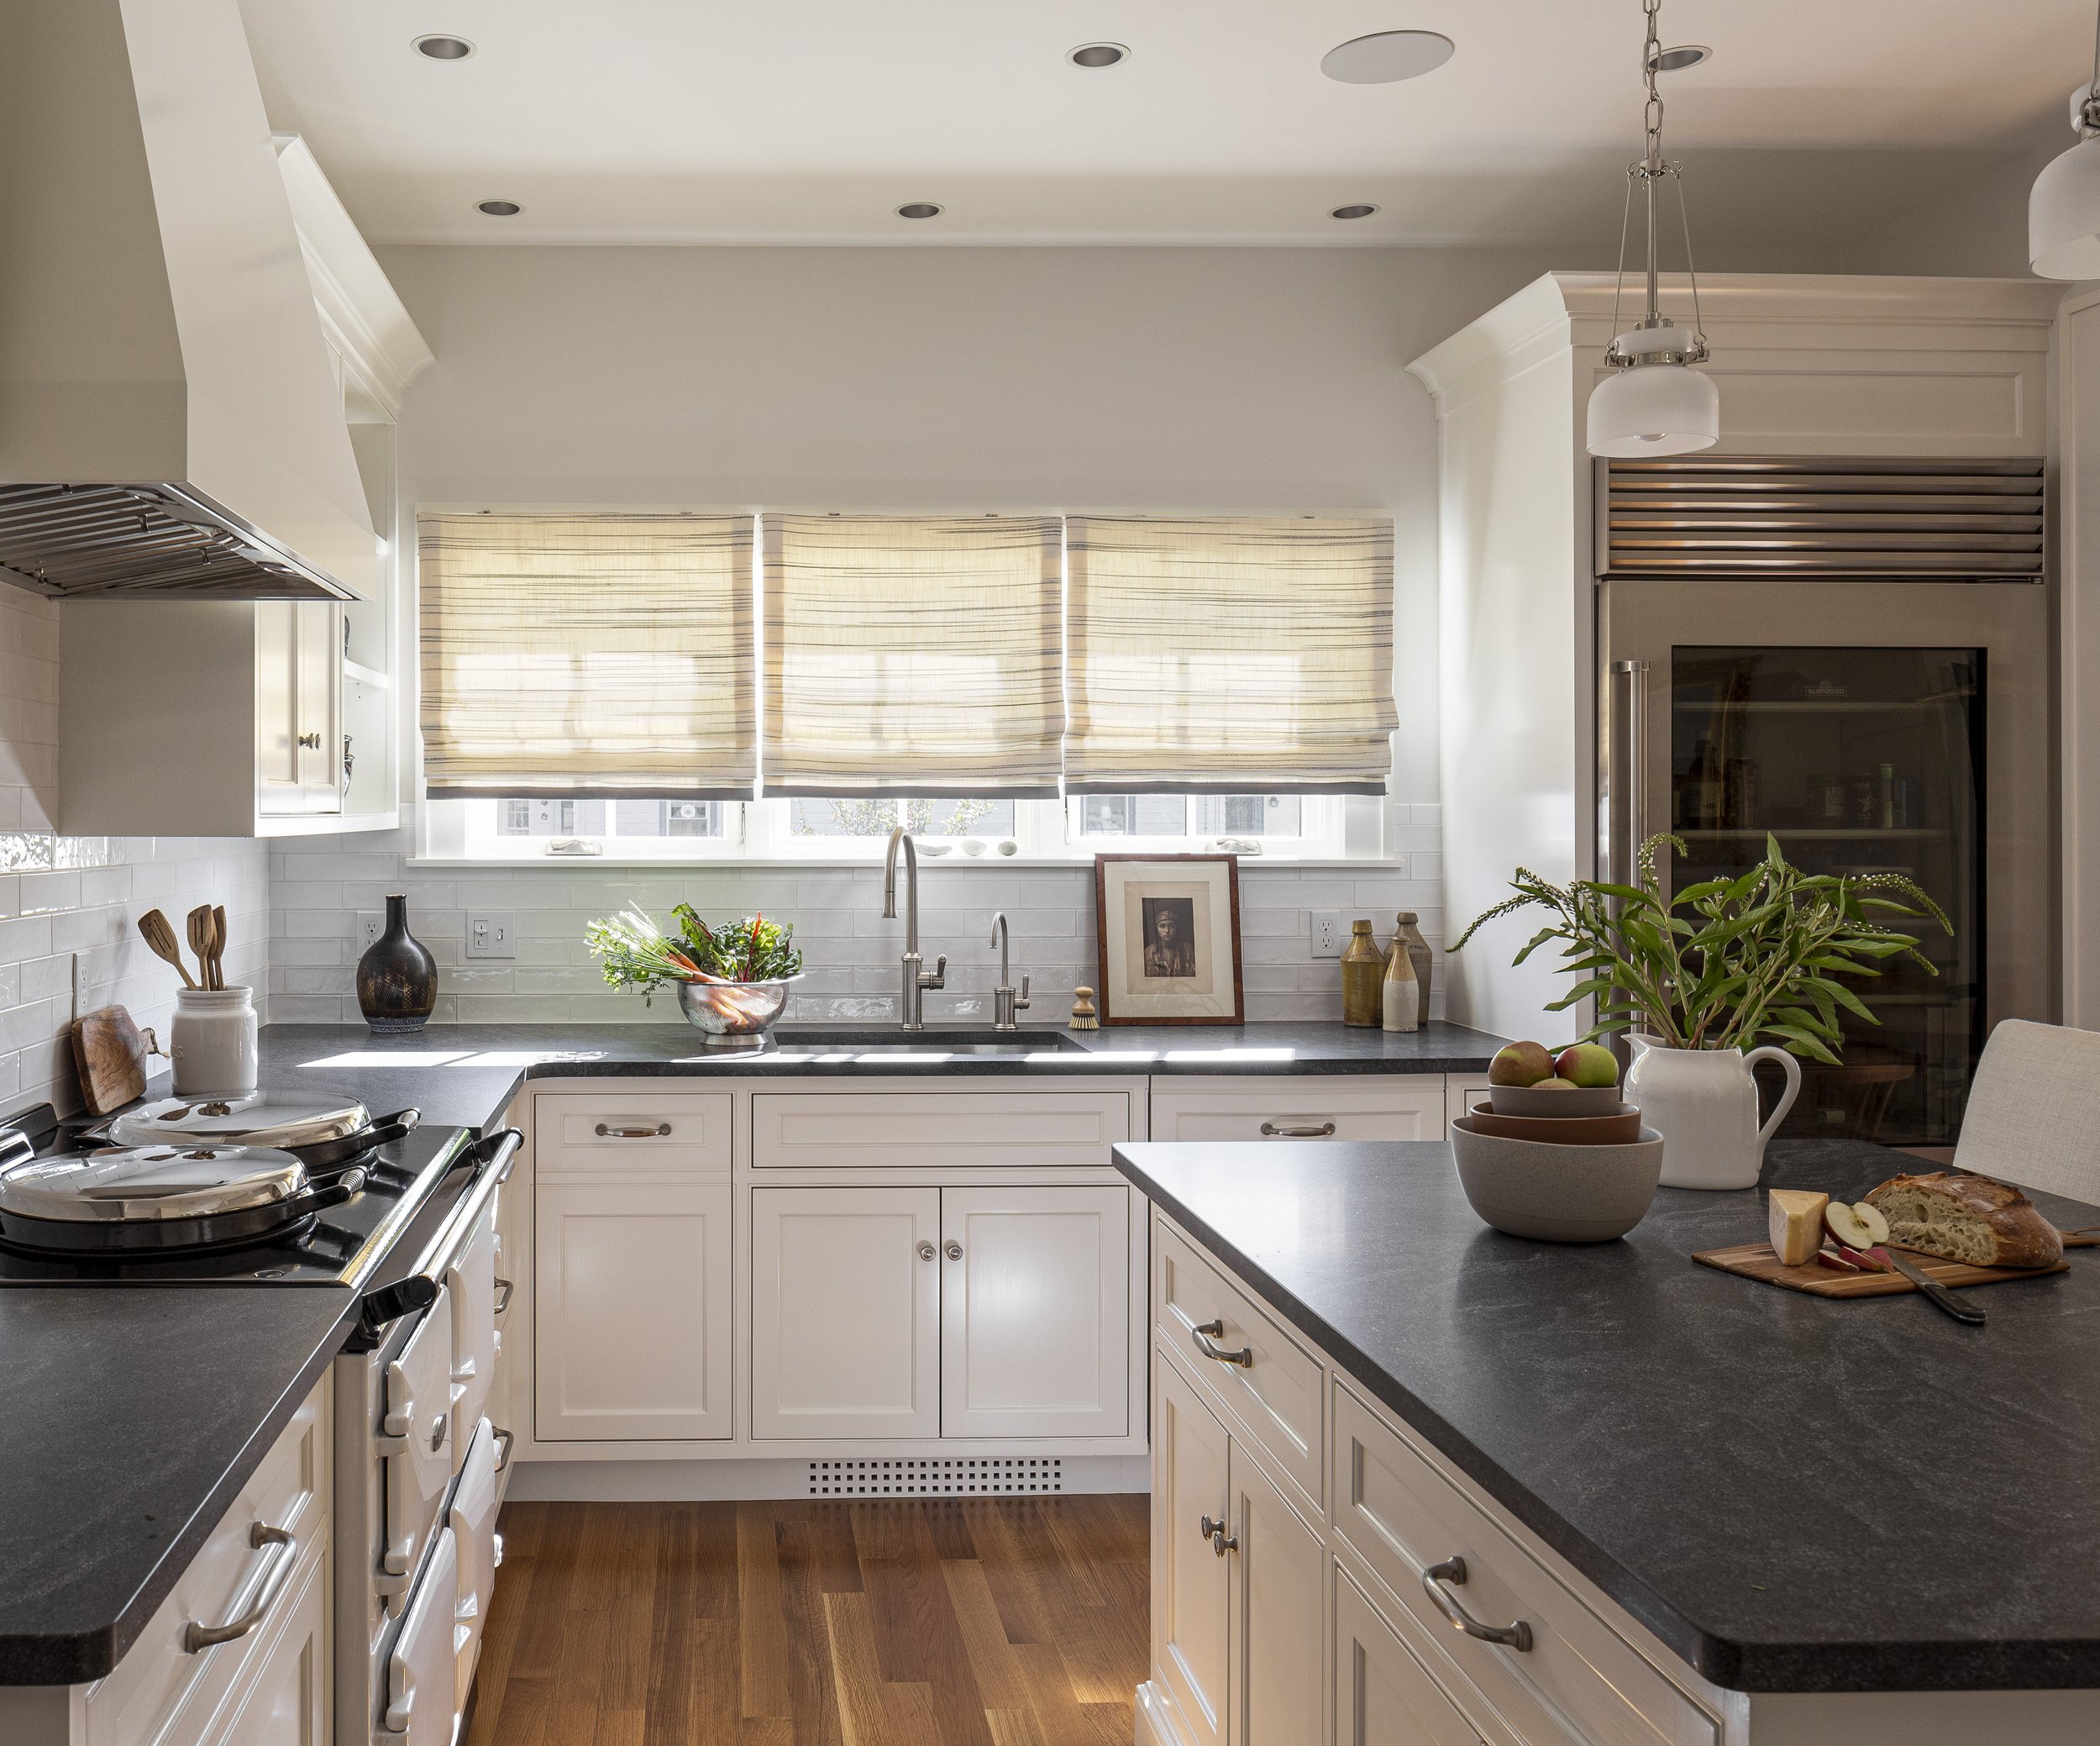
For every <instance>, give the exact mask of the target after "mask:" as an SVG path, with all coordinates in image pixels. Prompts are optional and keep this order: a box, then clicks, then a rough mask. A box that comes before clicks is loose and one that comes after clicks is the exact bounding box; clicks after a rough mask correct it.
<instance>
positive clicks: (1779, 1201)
mask: <svg viewBox="0 0 2100 1746" xmlns="http://www.w3.org/2000/svg"><path fill="white" fill-rule="evenodd" d="M1829 1205H1830V1196H1828V1195H1827V1194H1811V1193H1810V1192H1809V1191H1808V1190H1807V1189H1805V1188H1775V1189H1773V1190H1772V1191H1771V1199H1770V1212H1771V1215H1772V1250H1773V1253H1775V1254H1777V1256H1778V1257H1779V1259H1780V1260H1782V1261H1784V1262H1785V1263H1786V1264H1787V1265H1788V1266H1789V1267H1799V1266H1801V1265H1803V1264H1804V1263H1806V1262H1809V1261H1813V1260H1814V1259H1815V1252H1816V1251H1817V1250H1818V1249H1820V1248H1822V1247H1823V1209H1824V1207H1827V1206H1829Z"/></svg>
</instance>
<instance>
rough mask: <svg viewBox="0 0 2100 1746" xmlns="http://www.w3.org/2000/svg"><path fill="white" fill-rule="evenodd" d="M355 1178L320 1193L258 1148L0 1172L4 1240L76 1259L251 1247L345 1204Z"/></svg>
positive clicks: (75, 1159)
mask: <svg viewBox="0 0 2100 1746" xmlns="http://www.w3.org/2000/svg"><path fill="white" fill-rule="evenodd" d="M363 1186H365V1173H364V1172H363V1171H362V1170H346V1171H344V1172H343V1173H342V1175H340V1176H339V1178H338V1179H337V1180H336V1181H333V1182H329V1183H326V1184H322V1185H319V1186H317V1185H316V1184H315V1183H314V1181H313V1180H312V1176H311V1175H309V1174H308V1172H307V1166H306V1165H305V1164H304V1163H303V1162H302V1161H301V1160H299V1159H298V1158H297V1157H295V1156H294V1155H293V1154H291V1153H290V1152H284V1151H278V1150H275V1149H270V1148H268V1147H258V1146H212V1145H203V1146H169V1145H156V1146H112V1147H108V1148H107V1149H103V1150H102V1151H98V1152H79V1153H71V1154H66V1155H63V1156H59V1157H53V1158H31V1159H27V1160H21V1161H19V1162H17V1163H13V1164H10V1165H6V1166H4V1167H0V1240H4V1241H6V1242H7V1243H8V1244H13V1246H15V1247H17V1248H19V1249H38V1250H42V1251H45V1252H62V1253H65V1254H72V1255H81V1254H102V1255H134V1254H141V1253H150V1252H155V1251H160V1250H167V1249H207V1248H210V1249H217V1248H222V1247H228V1246H231V1245H234V1244H242V1243H250V1242H254V1241H255V1240H257V1239H260V1238H264V1237H267V1236H270V1235H271V1234H272V1233H276V1232H278V1231H281V1230H282V1229H284V1228H286V1227H287V1226H290V1225H292V1224H295V1223H298V1222H299V1221H301V1220H302V1219H304V1218H305V1217H307V1215H308V1214H310V1213H313V1212H319V1211H320V1210H321V1209H322V1208H323V1207H333V1206H336V1205H339V1204H340V1203H341V1202H344V1201H347V1200H348V1199H349V1197H350V1196H352V1195H354V1194H355V1193H356V1192H357V1191H359V1190H360V1189H361V1188H362V1187H363Z"/></svg>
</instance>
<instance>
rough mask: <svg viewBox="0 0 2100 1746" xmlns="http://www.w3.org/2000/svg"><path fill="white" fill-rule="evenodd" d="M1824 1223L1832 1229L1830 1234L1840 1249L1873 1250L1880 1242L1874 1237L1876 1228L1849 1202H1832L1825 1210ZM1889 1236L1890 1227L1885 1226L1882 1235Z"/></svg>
mask: <svg viewBox="0 0 2100 1746" xmlns="http://www.w3.org/2000/svg"><path fill="white" fill-rule="evenodd" d="M1823 1223H1824V1224H1825V1225H1827V1226H1828V1227H1829V1228H1830V1234H1831V1235H1832V1236H1833V1237H1835V1238H1836V1239H1837V1240H1838V1244H1839V1245H1840V1247H1841V1248H1844V1249H1872V1248H1873V1246H1874V1244H1875V1243H1876V1242H1877V1240H1878V1239H1877V1238H1876V1237H1875V1235H1874V1228H1873V1227H1872V1225H1870V1224H1869V1223H1867V1222H1866V1220H1865V1219H1863V1218H1861V1217H1860V1215H1859V1212H1858V1211H1857V1210H1856V1208H1855V1207H1853V1206H1852V1205H1851V1202H1848V1201H1832V1202H1830V1205H1829V1206H1827V1207H1824V1209H1823ZM1887 1234H1888V1227H1887V1225H1886V1224H1884V1225H1883V1226H1882V1236H1884V1237H1886V1236H1887Z"/></svg>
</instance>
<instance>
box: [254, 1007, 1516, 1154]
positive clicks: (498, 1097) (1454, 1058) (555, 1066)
mask: <svg viewBox="0 0 2100 1746" xmlns="http://www.w3.org/2000/svg"><path fill="white" fill-rule="evenodd" d="M843 1034H848V1033H847V1032H846V1030H845V1029H844V1028H841V1027H829V1026H811V1027H796V1026H788V1027H785V1028H783V1029H781V1030H780V1032H778V1033H776V1035H777V1038H778V1044H777V1046H774V1047H771V1048H768V1049H765V1050H764V1052H758V1051H752V1050H743V1049H709V1048H708V1047H707V1046H706V1043H705V1041H704V1039H702V1037H701V1033H699V1032H698V1031H696V1030H694V1029H693V1028H691V1027H690V1026H689V1025H683V1024H598V1025H580V1024H433V1025H432V1026H430V1027H429V1028H428V1029H426V1030H423V1031H420V1032H418V1033H415V1034H414V1035H412V1036H390V1037H381V1036H375V1035H373V1033H371V1032H370V1031H368V1030H366V1029H365V1027H364V1026H362V1025H327V1024H272V1025H265V1027H264V1028H263V1031H262V1075H263V1083H264V1085H265V1086H267V1087H268V1088H269V1089H270V1091H272V1092H273V1093H275V1094H277V1095H280V1096H283V1097H303V1096H307V1095H313V1096H318V1097H356V1098H359V1099H361V1100H362V1101H363V1102H365V1104H366V1105H367V1106H368V1107H370V1108H371V1109H372V1111H373V1112H375V1113H378V1114H384V1113H386V1112H389V1111H391V1110H395V1109H398V1108H400V1107H402V1106H404V1105H407V1104H412V1105H414V1106H415V1107H417V1108H419V1109H421V1110H422V1111H423V1119H424V1120H425V1121H426V1122H438V1123H445V1124H447V1125H449V1126H458V1127H463V1128H480V1127H482V1126H484V1125H486V1123H488V1122H489V1121H491V1119H492V1118H494V1117H495V1116H496V1114H497V1113H498V1112H501V1110H502V1108H503V1107H504V1106H505V1105H506V1104H507V1103H508V1102H510V1100H511V1098H512V1096H513V1095H515V1093H516V1092H517V1089H518V1087H519V1086H521V1085H522V1084H523V1083H524V1081H526V1080H528V1079H554V1078H576V1077H592V1078H617V1077H628V1076H639V1077H648V1078H659V1077H671V1078H690V1079H706V1078H713V1079H720V1078H724V1077H728V1078H742V1077H747V1076H752V1075H756V1076H759V1077H761V1078H774V1077H780V1078H799V1077H804V1076H810V1075H818V1076H825V1077H832V1076H839V1075H844V1076H848V1077H876V1076H883V1075H890V1076H895V1075H906V1076H912V1077H918V1076H948V1075H958V1076H963V1077H970V1078H981V1077H986V1076H998V1075H1013V1074H1017V1073H1018V1074H1029V1075H1043V1076H1046V1077H1048V1076H1054V1075H1066V1076H1070V1075H1074V1074H1085V1073H1142V1074H1155V1073H1171V1074H1184V1073H1220V1074H1241V1073H1247V1074H1294V1073H1474V1072H1483V1071H1484V1070H1486V1068H1487V1065H1488V1060H1490V1059H1491V1058H1492V1057H1493V1055H1494V1052H1495V1051H1496V1050H1497V1049H1499V1048H1500V1047H1501V1046H1502V1044H1503V1040H1504V1039H1501V1038H1499V1037H1494V1036H1490V1035H1488V1033H1486V1032H1484V1031H1475V1030H1468V1029H1467V1028H1465V1027H1464V1026H1463V1025H1456V1024H1446V1023H1442V1022H1441V1021H1437V1022H1436V1023H1431V1025H1429V1026H1428V1027H1427V1028H1425V1029H1424V1030H1420V1031H1416V1032H1413V1033H1396V1034H1390V1035H1389V1034H1388V1033H1385V1032H1383V1031H1373V1030H1358V1029H1354V1028H1350V1027H1348V1026H1345V1025H1342V1024H1340V1023H1332V1024H1250V1025H1238V1026H1228V1027H1217V1026H1202V1027H1196V1026H1164V1027H1158V1028H1154V1027H1142V1028H1141V1027H1137V1026H1116V1027H1111V1028H1108V1029H1105V1030H1099V1031H1068V1030H1066V1029H1064V1028H1063V1027H1062V1026H1057V1025H1042V1026H1035V1027H1024V1028H1023V1029H1022V1030H1021V1032H1020V1033H1017V1037H1018V1040H1019V1041H1021V1042H1022V1043H1026V1042H1029V1041H1031V1040H1033V1041H1035V1042H1037V1044H1039V1047H1038V1049H1037V1050H1036V1052H1034V1053H1032V1054H1020V1055H1002V1056H990V1055H979V1056H967V1055H954V1054H942V1053H941V1050H942V1044H943V1041H944V1040H953V1038H955V1037H957V1036H964V1037H984V1036H987V1035H989V1034H990V1033H987V1032H986V1031H985V1030H984V1028H983V1027H981V1026H971V1027H962V1026H952V1027H950V1026H940V1025H930V1026H928V1027H927V1028H926V1029H925V1030H924V1031H921V1032H920V1033H918V1034H917V1035H916V1037H915V1038H907V1037H906V1035H905V1033H903V1032H902V1031H900V1030H899V1029H898V1028H896V1027H895V1026H894V1025H892V1026H889V1027H886V1028H885V1027H881V1026H869V1027H855V1028H853V1029H852V1030H851V1032H850V1034H851V1035H852V1036H853V1038H855V1039H866V1040H869V1041H873V1042H875V1043H879V1044H899V1043H905V1042H911V1043H913V1044H915V1045H916V1046H917V1049H919V1050H922V1051H923V1052H920V1053H914V1054H857V1053H856V1052H855V1049H854V1048H853V1044H837V1045H835V1046H827V1045H826V1044H824V1043H823V1042H822V1040H821V1039H825V1038H827V1037H837V1036H840V1035H843ZM1058 1039H1065V1040H1064V1042H1063V1044H1061V1043H1060V1042H1059V1040H1058Z"/></svg>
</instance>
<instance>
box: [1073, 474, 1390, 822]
mask: <svg viewBox="0 0 2100 1746" xmlns="http://www.w3.org/2000/svg"><path fill="white" fill-rule="evenodd" d="M1066 544H1067V551H1068V565H1069V571H1070V576H1071V597H1070V601H1069V604H1068V614H1067V619H1068V622H1067V639H1068V647H1069V655H1068V661H1069V668H1070V682H1069V696H1070V707H1071V720H1070V723H1069V726H1068V731H1067V735H1066V739H1065V754H1064V769H1065V787H1066V789H1067V791H1069V792H1072V793H1075V794H1084V793H1089V792H1092V793H1101V792H1112V793H1132V792H1136V793H1143V792H1146V791H1156V792H1186V793H1199V794H1200V793H1278V792H1286V793H1288V792H1296V793H1300V794H1378V793H1383V791H1384V789H1385V786H1386V781H1387V778H1388V777H1389V776H1390V775H1391V773H1392V768H1393V741H1392V734H1393V729H1394V726H1395V725H1396V723H1397V722H1398V719H1399V718H1398V714H1397V713H1396V711H1395V710H1394V703H1393V523H1391V522H1390V521H1389V520H1383V519H1369V518H1362V519H1358V518H1331V517H1313V516H1289V517H1285V516H1276V517H1253V516H1215V517H1200V518H1180V519H1176V518H1167V517H1155V516H1111V515H1088V516H1074V517H1072V518H1070V519H1069V520H1068V522H1067V523H1066Z"/></svg>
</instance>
